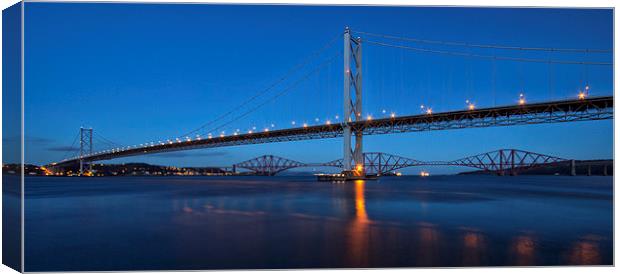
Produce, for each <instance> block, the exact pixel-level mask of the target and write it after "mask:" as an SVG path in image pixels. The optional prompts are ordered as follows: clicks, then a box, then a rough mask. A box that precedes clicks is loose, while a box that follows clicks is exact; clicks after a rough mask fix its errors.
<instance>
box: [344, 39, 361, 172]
mask: <svg viewBox="0 0 620 274" xmlns="http://www.w3.org/2000/svg"><path fill="white" fill-rule="evenodd" d="M352 63H353V66H352ZM352 91H353V92H352ZM352 94H353V96H352ZM343 101H344V102H343V106H344V116H343V119H344V120H343V138H344V142H343V144H344V146H343V153H344V157H343V172H344V173H346V174H347V175H348V174H351V175H352V176H353V177H364V176H365V171H364V151H363V146H362V145H363V142H362V138H363V132H362V129H355V128H353V127H352V126H351V125H352V123H353V122H354V121H361V120H362V119H363V117H362V41H361V39H360V38H356V39H355V38H352V37H351V30H350V29H349V28H348V27H347V28H345V30H344V100H343ZM351 116H353V117H351ZM353 135H354V136H355V145H354V146H353V145H352V142H351V138H352V137H353ZM351 162H353V163H354V166H351Z"/></svg>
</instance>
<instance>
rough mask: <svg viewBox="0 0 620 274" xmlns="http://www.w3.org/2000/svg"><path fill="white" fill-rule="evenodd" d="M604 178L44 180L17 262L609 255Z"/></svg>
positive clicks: (445, 261)
mask: <svg viewBox="0 0 620 274" xmlns="http://www.w3.org/2000/svg"><path fill="white" fill-rule="evenodd" d="M612 195H613V194H612V178H611V177H527V176H519V177H495V176H436V177H433V176H431V177H427V178H420V177H384V178H382V179H381V180H379V181H368V182H352V183H346V184H332V183H327V182H316V181H315V180H314V178H313V177H271V178H268V177H167V178H165V177H164V178H157V177H117V178H43V177H30V178H27V182H26V204H25V206H26V207H25V212H26V220H25V226H26V227H25V236H26V242H25V254H26V259H25V264H26V271H45V270H54V271H59V270H140V269H221V268H309V267H321V268H332V267H391V266H394V267H396V266H399V267H402V266H477V265H577V264H604V265H609V264H612V263H613V261H612V260H613V259H612V257H613V235H612V231H613V230H612V207H613V200H612V198H613V196H612Z"/></svg>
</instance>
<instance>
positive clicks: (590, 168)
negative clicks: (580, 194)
mask: <svg viewBox="0 0 620 274" xmlns="http://www.w3.org/2000/svg"><path fill="white" fill-rule="evenodd" d="M588 176H592V165H588Z"/></svg>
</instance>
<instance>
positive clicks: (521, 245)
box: [511, 235, 536, 265]
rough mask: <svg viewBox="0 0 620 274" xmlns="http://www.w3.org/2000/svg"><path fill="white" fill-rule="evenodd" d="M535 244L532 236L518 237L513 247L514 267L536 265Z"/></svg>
mask: <svg viewBox="0 0 620 274" xmlns="http://www.w3.org/2000/svg"><path fill="white" fill-rule="evenodd" d="M535 247H536V245H535V242H534V239H533V238H532V236H529V235H522V236H517V237H516V238H515V240H514V241H513V243H512V246H511V256H512V258H513V264H514V265H535V264H536V257H535Z"/></svg>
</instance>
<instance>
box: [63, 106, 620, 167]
mask: <svg viewBox="0 0 620 274" xmlns="http://www.w3.org/2000/svg"><path fill="white" fill-rule="evenodd" d="M612 118H613V96H605V97H592V98H587V99H582V100H563V101H553V102H544V103H535V104H526V105H512V106H502V107H492V108H481V109H476V110H461V111H451V112H443V113H434V114H421V115H411V116H402V117H394V118H382V119H374V120H364V121H357V122H351V126H352V128H353V130H354V131H357V130H361V131H362V132H363V134H364V135H374V134H390V133H403V132H416V131H426V130H447V129H460V128H477V127H491V126H513V125H526V124H541V123H559V122H573V121H588V120H604V119H612ZM342 129H343V125H342V124H331V125H316V126H308V127H300V128H289V129H281V130H273V131H268V132H255V133H247V134H239V135H230V136H223V137H219V136H218V137H212V138H205V139H200V140H198V139H196V140H186V141H174V142H170V143H164V144H153V145H150V144H149V145H147V146H143V147H137V148H127V149H124V150H117V151H113V152H103V153H95V154H92V155H88V156H85V157H84V158H83V160H84V161H87V162H92V161H100V160H109V159H114V158H120V157H128V156H136V155H144V154H152V153H162V152H170V151H177V150H190V149H198V148H209V147H223V146H238V145H248V144H261V143H272V142H287V141H300V140H310V139H322V138H336V137H341V136H342ZM78 161H79V158H73V159H68V160H65V161H62V162H59V163H54V164H52V165H56V166H60V165H73V164H76V163H77V162H78Z"/></svg>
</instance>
